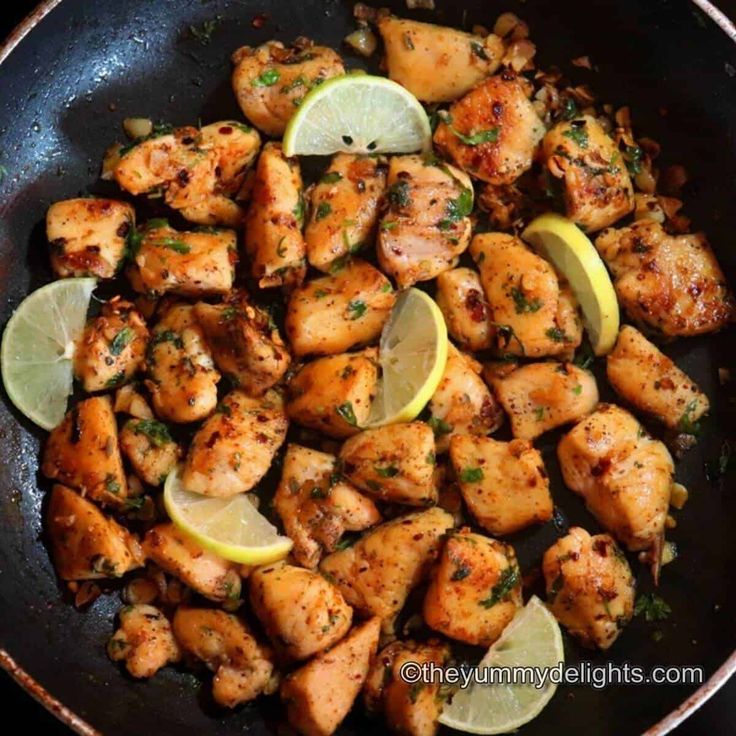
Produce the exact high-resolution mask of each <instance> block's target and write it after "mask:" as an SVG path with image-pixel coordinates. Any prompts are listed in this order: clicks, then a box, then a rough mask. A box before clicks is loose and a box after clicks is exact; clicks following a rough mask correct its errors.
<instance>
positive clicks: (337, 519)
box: [273, 444, 381, 568]
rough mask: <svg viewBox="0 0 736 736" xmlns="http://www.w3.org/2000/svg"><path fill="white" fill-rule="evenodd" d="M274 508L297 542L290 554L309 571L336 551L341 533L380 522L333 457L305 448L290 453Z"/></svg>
mask: <svg viewBox="0 0 736 736" xmlns="http://www.w3.org/2000/svg"><path fill="white" fill-rule="evenodd" d="M273 505H274V508H275V510H276V513H277V514H278V515H279V517H280V519H281V523H282V524H283V525H284V530H285V532H286V534H287V535H288V536H289V538H290V539H291V540H292V541H293V542H294V547H293V549H292V551H291V553H292V554H293V556H294V558H295V559H296V561H297V562H298V563H299V564H300V565H302V566H303V567H308V568H314V567H316V566H317V564H318V563H319V561H320V559H321V557H322V555H323V553H328V554H329V553H330V552H333V551H334V550H335V548H336V547H337V544H338V542H339V541H340V538H341V537H342V535H343V532H345V531H353V532H358V531H362V530H363V529H367V528H368V527H371V526H373V525H374V524H377V523H378V522H379V521H381V514H380V513H379V512H378V509H377V508H376V506H375V504H374V503H373V501H372V500H371V499H370V498H367V497H366V496H364V495H363V494H361V493H359V492H358V491H357V490H356V489H355V488H354V487H353V486H352V485H350V483H348V482H347V481H346V480H345V479H344V478H343V477H342V475H341V474H340V472H339V466H338V464H337V458H336V457H335V456H334V455H330V454H328V453H326V452H319V451H317V450H312V449H310V448H308V447H302V446H301V445H294V444H290V445H289V446H288V447H287V449H286V455H285V456H284V470H283V473H282V475H281V482H280V483H279V485H278V488H277V489H276V494H275V495H274V499H273Z"/></svg>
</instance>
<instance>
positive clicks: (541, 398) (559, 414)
mask: <svg viewBox="0 0 736 736" xmlns="http://www.w3.org/2000/svg"><path fill="white" fill-rule="evenodd" d="M491 385H492V386H493V390H494V392H495V394H496V396H497V397H498V400H499V401H500V402H501V404H502V405H503V408H504V409H505V411H506V413H507V414H508V416H509V420H510V421H511V431H512V433H513V435H514V437H518V438H519V439H523V440H533V439H535V438H536V437H539V435H541V434H544V433H545V432H548V431H549V430H550V429H554V428H555V427H561V426H562V425H563V424H569V423H571V422H577V421H578V420H579V419H582V418H583V417H584V416H586V415H587V414H590V412H591V411H593V409H595V407H596V405H597V404H598V385H597V384H596V382H595V377H594V376H593V374H592V373H590V372H589V371H586V370H583V369H582V368H579V367H578V366H576V365H574V364H573V363H556V362H553V361H547V362H544V363H528V364H527V365H523V366H521V367H520V368H517V369H516V370H515V371H512V372H511V373H509V374H508V375H507V376H504V377H503V378H499V379H494V380H493V381H492V382H491Z"/></svg>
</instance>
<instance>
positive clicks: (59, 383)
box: [0, 278, 97, 430]
mask: <svg viewBox="0 0 736 736" xmlns="http://www.w3.org/2000/svg"><path fill="white" fill-rule="evenodd" d="M96 284H97V281H96V280H95V279H93V278H81V279H61V280H59V281H53V282H51V283H50V284H46V286H42V287H41V288H40V289H36V291H34V292H32V293H31V294H29V295H28V296H27V297H26V298H25V299H24V300H23V301H22V302H21V303H20V306H19V307H18V309H16V310H15V312H14V313H13V315H12V317H11V318H10V319H9V320H8V324H7V325H6V327H5V332H4V333H3V342H2V347H1V348H0V365H1V366H2V375H3V384H4V386H5V390H6V391H7V393H8V396H9V397H10V400H11V401H12V402H13V404H15V406H16V408H17V409H18V411H20V412H22V413H23V414H25V416H27V417H28V418H29V419H30V420H31V421H32V422H33V423H34V424H37V425H38V426H39V427H43V428H44V429H47V430H52V429H53V428H54V427H55V426H56V425H57V424H59V423H60V422H61V420H62V419H63V418H64V414H65V413H66V405H67V400H68V398H69V394H71V392H72V382H73V365H72V360H73V358H74V349H75V345H76V343H77V341H78V340H79V338H80V337H81V336H82V332H83V331H84V325H85V322H86V320H87V310H88V309H89V302H90V299H91V298H92V292H93V291H94V289H95V286H96Z"/></svg>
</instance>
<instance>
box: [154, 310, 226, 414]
mask: <svg viewBox="0 0 736 736" xmlns="http://www.w3.org/2000/svg"><path fill="white" fill-rule="evenodd" d="M146 368H147V370H148V375H149V378H148V379H147V380H146V386H147V387H148V390H149V391H150V392H151V398H152V400H153V408H154V410H155V411H156V414H157V415H158V416H160V417H161V418H162V419H166V420H168V421H170V422H177V423H187V422H196V421H199V420H200V419H204V418H205V417H208V416H209V415H210V414H211V413H212V412H213V411H214V410H215V406H216V405H217V383H218V381H219V380H220V374H219V373H218V372H217V370H216V369H215V365H214V362H213V361H212V354H211V353H210V349H209V347H208V345H207V343H206V342H205V338H204V333H203V331H202V328H201V327H200V326H199V324H198V322H197V318H196V316H195V314H194V307H192V306H190V305H188V304H177V305H174V306H172V307H171V308H169V309H168V310H167V311H166V313H165V314H164V316H163V317H162V318H161V321H160V322H159V323H158V324H157V325H156V327H155V328H154V330H153V334H152V336H151V342H150V343H149V346H148V356H147V359H146Z"/></svg>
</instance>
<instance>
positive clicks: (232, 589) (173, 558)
mask: <svg viewBox="0 0 736 736" xmlns="http://www.w3.org/2000/svg"><path fill="white" fill-rule="evenodd" d="M143 551H144V552H145V554H146V558H147V559H149V560H153V561H154V562H155V563H156V564H157V565H158V566H159V567H160V568H162V569H163V570H165V571H166V572H168V573H169V574H171V575H174V576H175V577H177V578H179V579H180V580H181V581H182V582H183V583H185V584H186V585H188V586H189V587H190V588H192V589H193V590H196V591H197V592H198V593H200V594H201V595H203V596H204V597H205V598H209V599H210V600H211V601H217V602H221V601H226V600H237V599H238V598H240V576H239V575H238V573H237V566H236V565H234V564H233V563H231V562H228V561H227V560H224V559H223V558H222V557H220V556H219V555H216V554H215V553H214V552H208V551H207V550H205V549H202V547H200V546H199V545H198V544H197V543H196V542H195V541H194V539H192V538H191V537H188V536H187V535H186V534H184V532H181V531H179V530H178V529H177V528H176V527H175V526H174V524H172V523H165V524H158V525H156V526H154V527H153V528H152V529H149V530H148V531H147V532H146V536H145V538H144V540H143Z"/></svg>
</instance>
